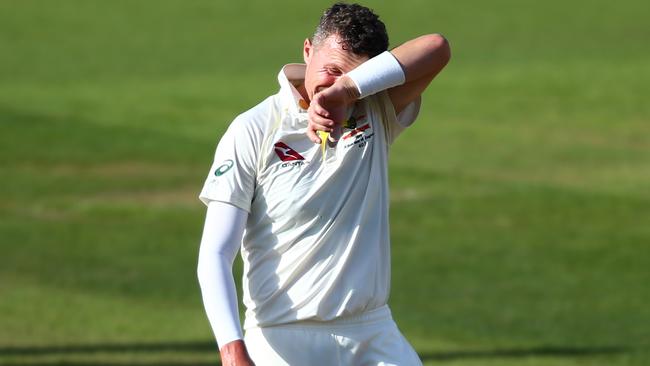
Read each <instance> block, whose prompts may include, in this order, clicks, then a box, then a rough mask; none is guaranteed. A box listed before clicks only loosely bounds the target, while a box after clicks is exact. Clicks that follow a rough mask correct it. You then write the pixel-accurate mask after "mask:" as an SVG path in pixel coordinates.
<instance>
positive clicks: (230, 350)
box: [219, 339, 255, 366]
mask: <svg viewBox="0 0 650 366" xmlns="http://www.w3.org/2000/svg"><path fill="white" fill-rule="evenodd" d="M219 352H220V353H221V365H222V366H255V363H254V362H253V360H251V358H250V356H249V355H248V350H247V349H246V345H245V344H244V341H242V340H241V339H238V340H236V341H232V342H230V343H226V344H225V345H224V346H223V347H221V349H219Z"/></svg>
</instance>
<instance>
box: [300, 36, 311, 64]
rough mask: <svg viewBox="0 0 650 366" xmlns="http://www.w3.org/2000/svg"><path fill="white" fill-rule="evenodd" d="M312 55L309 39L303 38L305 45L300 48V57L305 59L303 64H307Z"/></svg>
mask: <svg viewBox="0 0 650 366" xmlns="http://www.w3.org/2000/svg"><path fill="white" fill-rule="evenodd" d="M313 53H314V46H313V45H312V43H311V40H310V39H309V38H305V43H304V44H303V47H302V57H303V58H304V59H305V63H306V64H308V63H309V59H310V58H311V55H312V54H313Z"/></svg>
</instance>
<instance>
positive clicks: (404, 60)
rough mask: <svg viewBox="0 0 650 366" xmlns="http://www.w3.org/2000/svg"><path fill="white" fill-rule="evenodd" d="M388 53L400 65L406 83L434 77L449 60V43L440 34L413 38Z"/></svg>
mask: <svg viewBox="0 0 650 366" xmlns="http://www.w3.org/2000/svg"><path fill="white" fill-rule="evenodd" d="M390 52H391V53H392V54H393V56H395V58H396V59H397V61H399V63H400V65H402V69H403V70H404V74H405V76H406V83H409V82H412V81H415V80H419V79H421V78H425V77H432V76H433V75H436V74H437V73H439V72H440V70H442V69H443V68H444V67H445V65H447V63H448V62H449V59H450V58H451V49H450V47H449V42H447V40H446V39H445V38H444V37H443V36H442V35H440V34H427V35H423V36H420V37H417V38H414V39H412V40H410V41H407V42H405V43H404V44H402V45H400V46H398V47H396V48H394V49H392V50H391V51H390Z"/></svg>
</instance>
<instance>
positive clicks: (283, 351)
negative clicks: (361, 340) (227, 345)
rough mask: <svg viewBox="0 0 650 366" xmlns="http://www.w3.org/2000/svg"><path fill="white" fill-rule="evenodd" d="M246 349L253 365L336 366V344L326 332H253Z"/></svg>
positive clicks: (271, 329)
mask: <svg viewBox="0 0 650 366" xmlns="http://www.w3.org/2000/svg"><path fill="white" fill-rule="evenodd" d="M245 342H246V347H247V348H248V352H249V354H250V356H251V358H252V359H253V361H254V362H255V364H256V365H260V366H267V365H268V366H276V365H277V366H284V365H290V366H294V365H338V364H339V363H338V360H337V359H336V355H337V352H336V350H335V347H336V342H335V341H334V339H333V338H332V336H331V335H330V334H328V333H327V332H317V331H311V330H308V329H302V328H299V327H267V328H252V329H249V330H247V331H246V336H245Z"/></svg>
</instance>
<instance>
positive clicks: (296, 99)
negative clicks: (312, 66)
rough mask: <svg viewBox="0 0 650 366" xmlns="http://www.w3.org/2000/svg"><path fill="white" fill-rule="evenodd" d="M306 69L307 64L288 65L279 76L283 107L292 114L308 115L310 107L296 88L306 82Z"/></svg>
mask: <svg viewBox="0 0 650 366" xmlns="http://www.w3.org/2000/svg"><path fill="white" fill-rule="evenodd" d="M305 69H306V65H305V64H287V65H284V67H283V68H282V70H280V73H279V74H278V82H279V83H280V99H281V101H282V106H283V107H284V108H287V109H289V110H290V111H291V112H292V113H307V108H308V107H309V105H308V104H307V102H306V101H305V99H304V98H303V97H302V96H301V95H300V93H299V92H298V89H296V86H299V85H301V84H304V82H305Z"/></svg>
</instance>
